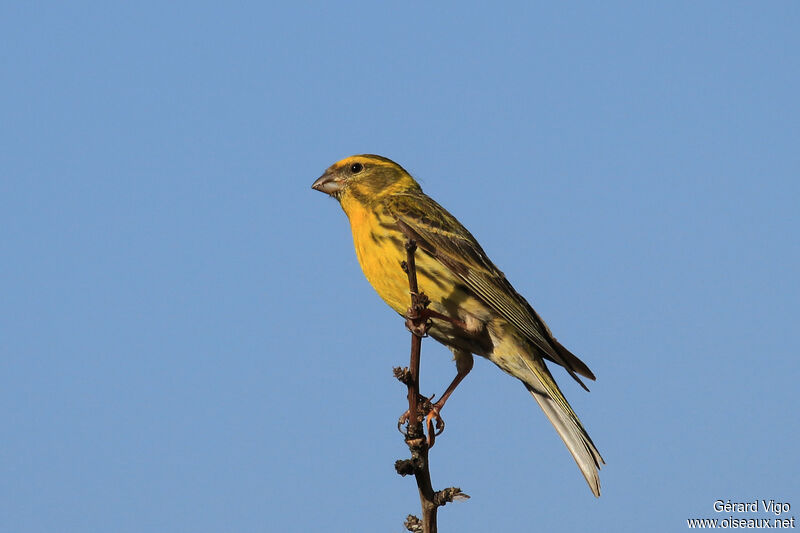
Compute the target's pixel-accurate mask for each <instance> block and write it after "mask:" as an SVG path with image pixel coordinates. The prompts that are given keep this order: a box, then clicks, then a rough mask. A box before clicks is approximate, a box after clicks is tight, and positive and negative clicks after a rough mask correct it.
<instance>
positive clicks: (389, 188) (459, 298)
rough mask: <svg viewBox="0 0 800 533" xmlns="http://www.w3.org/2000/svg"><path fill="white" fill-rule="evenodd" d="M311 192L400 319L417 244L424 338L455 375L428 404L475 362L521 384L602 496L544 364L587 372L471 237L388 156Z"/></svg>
mask: <svg viewBox="0 0 800 533" xmlns="http://www.w3.org/2000/svg"><path fill="white" fill-rule="evenodd" d="M311 187H312V189H315V190H317V191H320V192H323V193H325V194H327V195H329V196H331V197H333V198H335V199H336V200H337V201H338V202H339V204H340V205H341V207H342V209H343V210H344V212H345V214H346V215H347V217H348V219H349V221H350V228H351V230H352V234H353V244H354V247H355V251H356V256H357V258H358V262H359V264H360V266H361V269H362V270H363V272H364V275H365V276H366V278H367V280H368V281H369V283H370V284H371V285H372V287H373V288H374V289H375V291H376V292H377V293H378V295H379V296H380V297H381V298H382V299H383V300H384V301H385V302H386V303H387V304H388V305H389V307H391V308H392V309H393V310H394V311H396V312H397V313H399V314H400V315H405V313H406V311H407V309H408V306H409V302H410V298H409V287H408V278H407V276H406V274H405V273H404V272H403V270H402V269H401V267H400V265H401V263H402V262H403V261H404V260H405V259H406V253H407V251H406V247H405V244H406V241H407V240H409V239H411V240H413V241H414V243H415V244H416V245H417V247H418V251H417V252H416V257H415V263H416V272H417V279H418V286H419V290H420V291H422V292H424V293H425V295H426V296H427V297H428V299H429V300H430V304H429V309H430V312H431V316H433V317H434V318H433V319H432V320H431V325H430V330H429V331H428V334H429V335H430V336H431V337H433V338H434V339H435V340H437V341H439V342H440V343H442V344H443V345H445V346H446V347H448V348H449V349H450V350H451V351H452V352H453V358H454V360H455V364H456V377H455V378H454V379H453V382H452V383H451V384H450V386H449V387H448V388H447V389H446V391H445V393H444V394H443V395H442V396H441V397H440V399H439V400H438V401H437V402H436V403H435V404H434V405H433V412H434V413H435V414H436V416H438V413H439V411H440V410H441V408H442V407H444V403H445V402H446V401H447V399H448V398H449V397H450V395H451V393H452V392H453V391H454V390H455V388H456V387H457V386H458V384H459V383H460V382H461V381H462V380H463V379H464V377H465V376H466V375H467V374H468V373H469V372H470V370H471V369H472V366H473V361H474V358H473V355H479V356H481V357H484V358H486V359H488V360H490V361H491V362H493V363H494V364H495V365H497V366H498V367H499V368H500V369H502V370H503V371H505V372H506V373H508V374H510V375H511V376H513V377H515V378H517V379H518V380H520V381H521V382H522V383H523V384H524V386H525V388H526V389H527V390H528V391H529V392H530V393H531V395H532V396H533V398H534V399H535V400H536V402H537V403H538V404H539V406H540V407H541V408H542V410H543V411H544V414H545V415H546V416H547V418H548V419H549V420H550V422H551V423H552V424H553V426H554V427H555V429H556V432H557V433H558V434H559V436H560V437H561V439H562V440H563V441H564V444H566V446H567V449H568V450H569V452H570V453H571V454H572V457H573V458H574V459H575V462H576V463H577V464H578V467H579V468H580V470H581V473H582V474H583V476H584V478H585V479H586V482H587V483H588V484H589V488H590V489H591V491H592V493H593V494H594V495H595V496H598V497H599V496H600V479H599V474H598V470H599V469H600V467H601V466H600V465H602V464H605V461H604V460H603V458H602V457H601V455H600V452H599V451H598V450H597V447H596V446H595V445H594V443H593V442H592V439H591V438H590V437H589V434H588V433H587V432H586V430H585V429H584V427H583V424H581V421H580V420H579V419H578V416H577V415H576V414H575V412H574V411H573V410H572V407H570V405H569V403H568V402H567V399H566V398H565V397H564V394H563V393H562V392H561V390H560V389H559V387H558V385H557V384H556V381H555V379H554V378H553V376H552V374H551V373H550V370H549V369H548V367H547V364H546V363H545V360H546V361H549V362H551V363H555V364H557V365H560V366H562V367H564V369H566V371H567V373H568V374H569V375H570V376H571V377H572V378H573V379H575V380H576V381H577V382H578V383H579V384H580V385H581V386H582V387H583V388H584V389H586V390H587V391H588V390H589V389H588V388H587V387H586V385H585V384H584V383H583V381H582V380H581V377H583V378H588V379H591V380H595V375H594V374H593V373H592V371H591V370H589V367H587V366H586V364H584V363H583V361H581V360H580V359H578V357H576V356H575V355H573V354H572V353H571V352H570V351H569V350H567V348H565V347H564V346H563V345H562V344H561V343H560V342H558V341H557V340H556V338H555V337H554V336H553V334H552V333H551V332H550V329H549V328H548V326H547V325H546V324H545V322H544V320H542V318H541V317H540V316H539V314H538V313H537V312H536V311H534V309H533V307H531V305H530V304H529V303H528V302H527V300H525V298H523V297H522V296H521V295H520V294H519V293H518V292H517V291H516V290H515V289H514V287H512V285H511V283H509V282H508V280H507V279H506V277H505V275H504V274H503V272H501V271H500V269H498V268H497V267H496V266H495V265H494V263H493V262H492V261H491V260H490V259H489V257H488V256H487V255H486V253H485V252H484V251H483V248H481V246H480V244H478V241H477V240H476V239H475V237H473V236H472V234H471V233H470V232H469V231H468V230H467V229H466V228H465V227H464V226H463V225H462V224H461V223H460V222H459V221H458V220H457V219H456V218H455V217H454V216H453V215H451V214H450V213H449V212H448V211H447V210H446V209H445V208H444V207H442V206H441V205H439V204H438V203H437V202H436V201H435V200H433V199H432V198H430V197H429V196H428V195H426V194H425V193H423V192H422V187H420V185H419V183H417V181H416V180H415V179H414V178H413V177H412V176H411V175H410V174H409V173H408V172H406V170H405V169H404V168H403V167H401V166H400V165H399V164H397V163H395V162H394V161H392V160H391V159H388V158H386V157H382V156H379V155H373V154H362V155H354V156H351V157H347V158H345V159H342V160H341V161H338V162H336V163H334V164H333V165H331V166H330V167H329V168H328V169H327V170H325V172H324V173H323V174H322V176H320V177H319V178H318V179H317V180H316V181H314V183H313V184H312V186H311Z"/></svg>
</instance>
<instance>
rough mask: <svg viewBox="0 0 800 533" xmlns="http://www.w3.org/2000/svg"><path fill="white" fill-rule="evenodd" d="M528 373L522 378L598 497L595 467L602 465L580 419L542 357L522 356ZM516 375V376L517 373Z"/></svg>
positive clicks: (596, 468)
mask: <svg viewBox="0 0 800 533" xmlns="http://www.w3.org/2000/svg"><path fill="white" fill-rule="evenodd" d="M525 359H526V360H525V362H526V366H527V367H528V369H529V370H530V373H529V374H528V375H527V376H525V378H524V379H522V381H523V382H524V384H525V387H526V388H527V389H528V391H529V392H530V393H531V395H532V396H533V398H534V399H535V400H536V402H537V403H538V404H539V406H540V407H541V408H542V410H543V411H544V414H545V415H547V418H548V419H549V420H550V422H551V423H552V424H553V427H555V428H556V431H557V432H558V434H559V436H561V440H563V441H564V444H566V445H567V449H569V452H570V453H571V454H572V457H573V459H575V462H576V463H578V467H579V468H580V469H581V472H582V473H583V477H585V478H586V482H587V483H588V484H589V488H590V489H591V490H592V493H594V495H595V496H598V497H599V496H600V477H599V475H598V470H599V469H600V465H601V464H605V461H603V458H602V457H601V456H600V452H598V451H597V448H596V447H595V445H594V443H593V442H592V439H591V438H590V437H589V434H588V433H586V430H585V429H584V428H583V425H582V424H581V421H580V420H579V419H578V416H577V415H576V414H575V411H573V410H572V407H570V405H569V403H567V399H566V398H565V397H564V395H563V394H562V393H561V390H560V389H559V388H558V385H557V384H556V382H555V380H554V379H553V376H552V375H550V371H548V370H547V367H546V366H545V364H544V361H542V360H538V361H536V360H529V359H528V358H525ZM517 377H519V376H517Z"/></svg>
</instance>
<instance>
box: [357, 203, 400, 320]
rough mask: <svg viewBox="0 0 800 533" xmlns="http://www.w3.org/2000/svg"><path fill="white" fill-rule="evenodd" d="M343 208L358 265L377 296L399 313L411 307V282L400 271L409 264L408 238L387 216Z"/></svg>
mask: <svg viewBox="0 0 800 533" xmlns="http://www.w3.org/2000/svg"><path fill="white" fill-rule="evenodd" d="M350 204H351V205H345V204H344V202H343V206H342V207H344V208H345V213H347V217H348V218H349V219H350V228H351V230H352V231H353V245H354V246H355V250H356V256H357V257H358V263H359V264H360V265H361V270H363V271H364V276H366V278H367V281H369V283H370V285H372V287H373V288H374V289H375V291H376V292H377V293H378V295H379V296H380V297H381V298H383V300H384V301H385V302H386V303H387V304H389V306H390V307H391V308H392V309H394V310H395V311H397V312H398V313H401V314H402V313H405V311H406V309H408V306H409V305H410V304H411V299H410V296H409V292H408V278H407V276H406V274H405V272H403V270H402V268H401V266H400V265H401V263H402V262H403V261H405V260H406V251H405V248H404V242H405V237H404V235H403V234H402V233H401V232H400V231H399V230H398V229H396V223H395V221H394V220H393V219H391V218H390V217H388V216H387V215H386V214H383V213H381V212H380V211H376V210H374V209H371V208H369V207H367V206H363V205H361V204H358V203H356V202H350Z"/></svg>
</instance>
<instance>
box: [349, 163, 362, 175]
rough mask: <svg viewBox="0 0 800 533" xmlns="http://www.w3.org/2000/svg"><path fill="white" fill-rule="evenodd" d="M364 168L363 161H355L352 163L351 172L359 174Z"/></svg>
mask: <svg viewBox="0 0 800 533" xmlns="http://www.w3.org/2000/svg"><path fill="white" fill-rule="evenodd" d="M362 170H364V165H362V164H361V163H353V164H352V165H350V172H352V173H353V174H358V173H359V172H361V171H362Z"/></svg>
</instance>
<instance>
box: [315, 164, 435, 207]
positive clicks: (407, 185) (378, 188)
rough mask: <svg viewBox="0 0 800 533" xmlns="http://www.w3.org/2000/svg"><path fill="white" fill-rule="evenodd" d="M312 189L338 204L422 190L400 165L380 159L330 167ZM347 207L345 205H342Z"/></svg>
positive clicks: (366, 202) (362, 201)
mask: <svg viewBox="0 0 800 533" xmlns="http://www.w3.org/2000/svg"><path fill="white" fill-rule="evenodd" d="M311 188H312V189H316V190H318V191H320V192H324V193H325V194H328V195H330V196H332V197H334V198H336V199H337V200H339V202H346V201H348V200H351V199H352V200H357V201H359V202H360V203H362V204H369V203H372V202H374V201H376V200H378V199H380V198H382V197H384V196H386V195H389V194H394V193H397V192H403V191H409V190H420V186H419V184H418V183H417V182H416V181H414V178H412V177H411V175H410V174H409V173H408V172H406V171H405V169H403V167H401V166H400V165H398V164H397V163H395V162H394V161H392V160H391V159H387V158H385V157H381V156H379V155H369V154H366V155H354V156H352V157H348V158H345V159H342V160H341V161H339V162H338V163H334V164H333V165H331V166H330V167H329V168H328V170H326V171H325V173H324V174H323V175H322V176H320V177H319V178H318V179H317V181H315V182H314V183H313V185H311ZM343 206H344V204H343Z"/></svg>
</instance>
